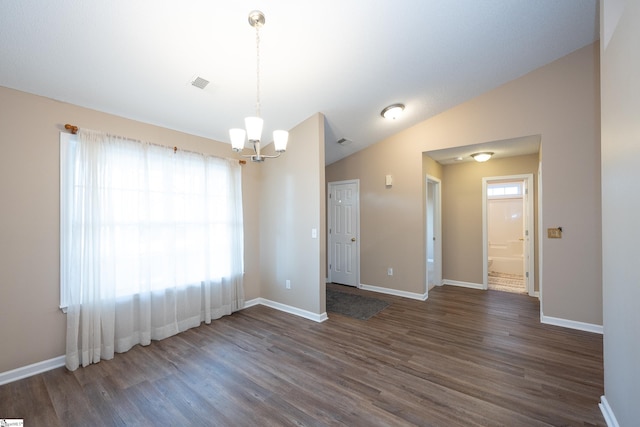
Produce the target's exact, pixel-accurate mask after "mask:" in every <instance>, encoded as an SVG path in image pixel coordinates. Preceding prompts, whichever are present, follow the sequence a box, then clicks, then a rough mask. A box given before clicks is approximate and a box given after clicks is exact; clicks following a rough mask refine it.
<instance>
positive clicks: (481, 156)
mask: <svg viewBox="0 0 640 427" xmlns="http://www.w3.org/2000/svg"><path fill="white" fill-rule="evenodd" d="M491 156H493V153H492V152H490V151H483V152H482V153H474V154H472V155H471V157H473V160H475V161H476V162H486V161H487V160H489V159H490V158H491Z"/></svg>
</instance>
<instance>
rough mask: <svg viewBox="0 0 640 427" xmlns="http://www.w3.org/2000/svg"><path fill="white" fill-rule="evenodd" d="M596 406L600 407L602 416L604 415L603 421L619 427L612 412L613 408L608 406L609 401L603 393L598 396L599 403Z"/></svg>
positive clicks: (610, 425)
mask: <svg viewBox="0 0 640 427" xmlns="http://www.w3.org/2000/svg"><path fill="white" fill-rule="evenodd" d="M598 406H599V407H600V412H602V416H603V417H604V421H605V422H606V423H607V426H608V427H620V424H618V420H617V419H616V416H615V415H614V414H613V409H611V406H609V402H608V401H607V398H606V397H604V395H603V396H600V403H599V404H598Z"/></svg>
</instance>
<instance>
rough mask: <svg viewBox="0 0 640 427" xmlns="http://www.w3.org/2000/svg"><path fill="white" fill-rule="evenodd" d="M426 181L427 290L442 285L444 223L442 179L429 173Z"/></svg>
mask: <svg viewBox="0 0 640 427" xmlns="http://www.w3.org/2000/svg"><path fill="white" fill-rule="evenodd" d="M426 179H427V182H426V202H427V203H426V218H425V219H426V227H425V229H426V231H427V232H426V251H425V252H426V257H427V259H426V266H427V271H426V291H427V293H428V292H429V290H430V289H432V288H433V287H434V286H440V285H442V238H441V235H442V225H441V196H440V184H441V182H440V180H439V179H438V178H435V177H433V176H429V175H427V178H426Z"/></svg>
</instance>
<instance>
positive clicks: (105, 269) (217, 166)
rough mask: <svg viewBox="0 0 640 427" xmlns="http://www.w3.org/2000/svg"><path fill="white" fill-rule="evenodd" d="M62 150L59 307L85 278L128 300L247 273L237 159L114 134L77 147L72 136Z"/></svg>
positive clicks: (63, 136) (106, 292)
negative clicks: (90, 277)
mask: <svg viewBox="0 0 640 427" xmlns="http://www.w3.org/2000/svg"><path fill="white" fill-rule="evenodd" d="M80 151H82V153H81V152H80ZM60 155H61V169H60V170H61V176H60V178H61V188H60V190H61V286H62V289H61V307H66V306H67V304H68V303H69V298H71V294H72V293H73V292H77V290H73V289H71V288H70V287H69V283H71V282H74V281H77V280H85V278H86V277H87V275H93V276H96V275H97V276H98V277H99V280H100V282H101V283H103V285H104V284H105V283H110V284H111V283H112V284H113V287H112V286H101V287H100V292H101V293H103V294H104V296H105V297H109V296H115V297H123V296H127V295H135V294H138V293H140V292H143V291H159V290H163V289H167V288H172V287H185V286H200V284H201V283H203V282H204V281H215V282H219V281H222V280H225V279H226V278H229V277H231V276H233V275H237V274H242V250H241V249H242V199H241V190H240V172H239V166H238V165H237V161H235V162H232V161H230V160H226V159H220V158H214V157H207V156H204V155H201V154H197V153H189V152H184V151H177V152H175V151H174V150H173V149H171V148H168V147H162V146H157V145H152V144H146V143H141V142H137V141H131V140H125V139H122V138H115V137H111V140H110V141H109V142H108V143H106V144H100V145H98V144H96V146H95V147H91V148H90V149H88V150H84V149H83V150H79V142H78V138H77V137H76V136H75V135H68V134H65V133H62V134H61V145H60ZM238 254H239V255H238ZM238 258H239V259H238ZM87 263H88V264H87ZM71 286H73V285H71ZM80 292H81V293H82V292H86V289H84V290H82V291H80ZM76 297H78V298H80V299H84V298H83V296H82V295H80V296H78V295H76Z"/></svg>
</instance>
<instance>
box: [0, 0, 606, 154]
mask: <svg viewBox="0 0 640 427" xmlns="http://www.w3.org/2000/svg"><path fill="white" fill-rule="evenodd" d="M253 9H259V10H262V11H263V12H264V13H265V15H266V24H265V26H264V27H263V28H262V30H261V32H260V35H261V64H262V67H261V70H262V71H261V75H262V79H261V85H262V91H261V94H262V96H261V98H262V100H261V101H262V116H263V117H264V119H265V131H264V132H263V135H271V132H272V131H273V129H276V128H282V129H290V128H292V127H294V126H295V125H297V124H298V123H300V122H301V121H303V120H305V119H306V118H308V117H309V116H311V115H312V114H314V113H316V112H321V113H323V114H324V115H325V116H326V120H327V128H326V130H325V134H326V138H327V144H326V163H327V164H330V163H333V162H335V161H337V160H339V159H341V158H343V157H346V156H348V155H349V154H352V153H354V152H356V151H358V150H361V149H363V148H365V147H367V146H368V145H371V144H373V143H376V142H378V141H380V140H382V139H384V138H386V137H388V136H390V135H392V134H394V133H397V132H399V131H400V130H402V129H405V128H407V127H410V126H412V125H414V124H416V123H418V122H420V121H423V120H425V119H427V118H429V117H431V116H433V115H435V114H438V113H440V112H442V111H444V110H446V109H448V108H451V107H453V106H455V105H457V104H459V103H461V102H464V101H466V100H468V99H470V98H473V97H475V96H477V95H479V94H481V93H484V92H487V91H489V90H491V89H493V88H495V87H497V86H499V85H501V84H503V83H505V82H507V81H510V80H513V79H515V78H517V77H519V76H522V75H524V74H526V73H527V72H529V71H531V70H533V69H535V68H538V67H540V66H542V65H545V64H547V63H549V62H551V61H553V60H555V59H558V58H560V57H562V56H564V55H567V54H568V53H570V52H572V51H574V50H576V49H579V48H581V47H583V46H585V45H587V44H590V43H592V42H594V41H595V40H597V39H598V27H599V25H598V22H599V17H598V3H597V0H562V1H559V0H483V1H479V0H396V1H389V0H324V1H314V2H311V1H301V0H279V1H275V0H272V1H266V0H255V1H253V2H240V1H232V0H206V1H205V0H192V1H184V0H183V1H177V0H175V1H172V0H166V1H157V0H136V1H130V0H108V1H107V0H94V1H85V0H57V1H43V0H2V1H0V86H5V87H9V88H13V89H18V90H21V91H25V92H30V93H35V94H38V95H42V96H46V97H49V98H53V99H57V100H61V101H65V102H70V103H73V104H76V105H80V106H83V107H87V108H91V109H95V110H99V111H104V112H107V113H112V114H116V115H119V116H123V117H127V118H131V119H134V120H139V121H142V122H147V123H152V124H156V125H159V126H163V127H167V128H170V129H175V130H178V131H182V132H187V133H190V134H194V135H199V136H203V137H207V138H211V139H215V140H218V141H223V142H228V140H229V138H228V129H229V128H230V127H242V126H243V118H244V117H245V116H249V115H253V114H254V112H255V110H254V108H255V96H256V94H255V83H256V82H255V79H256V74H255V73H256V66H255V31H254V29H253V28H251V27H250V26H249V24H248V22H247V16H248V14H249V12H250V11H251V10H253ZM195 76H201V77H203V78H205V79H207V80H209V81H210V82H211V83H210V84H209V86H207V88H206V89H205V90H200V89H197V88H195V87H193V86H191V84H190V82H191V80H193V78H194V77H195ZM396 102H401V103H404V104H405V105H406V110H405V115H404V116H403V117H401V118H400V119H398V120H395V121H385V120H384V119H382V118H381V117H380V111H381V110H382V109H383V108H384V107H385V106H387V105H389V104H392V103H396ZM74 124H76V125H79V126H82V123H74ZM341 138H346V139H348V140H350V141H352V142H351V143H350V144H346V145H339V144H337V143H336V141H337V140H339V139H341ZM265 139H267V138H265Z"/></svg>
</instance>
